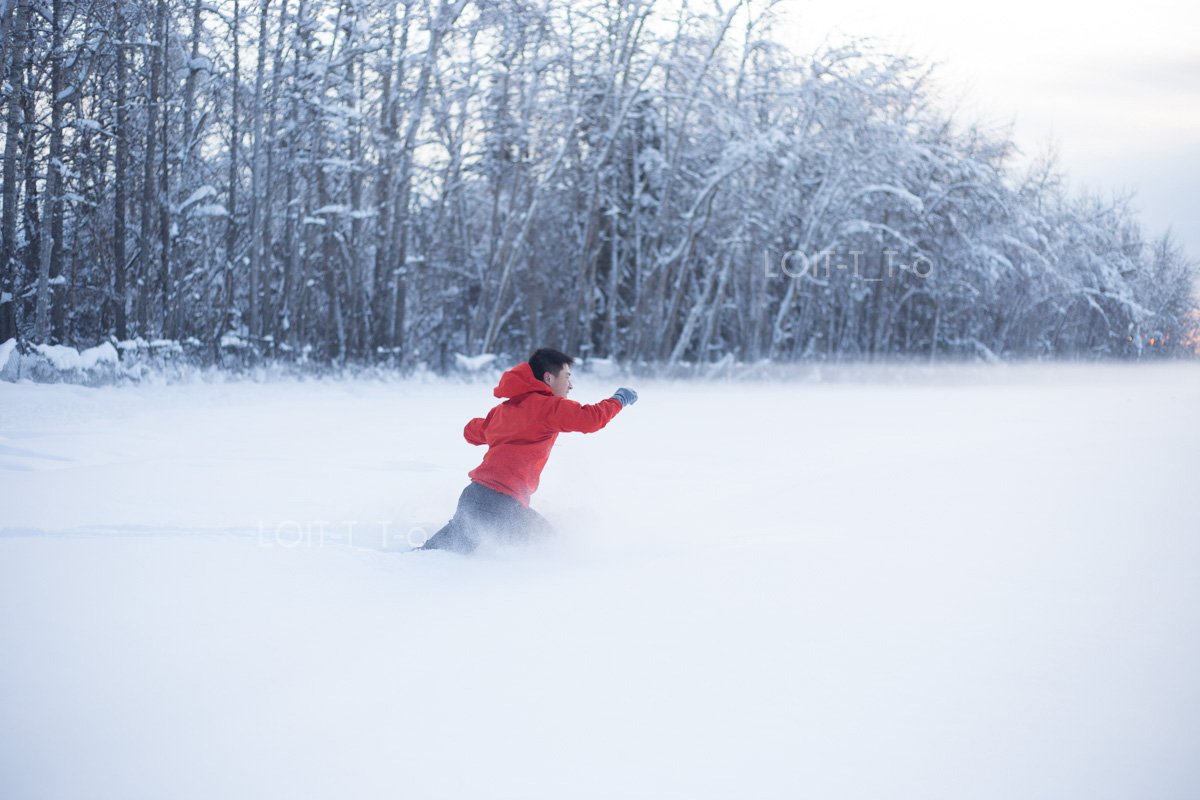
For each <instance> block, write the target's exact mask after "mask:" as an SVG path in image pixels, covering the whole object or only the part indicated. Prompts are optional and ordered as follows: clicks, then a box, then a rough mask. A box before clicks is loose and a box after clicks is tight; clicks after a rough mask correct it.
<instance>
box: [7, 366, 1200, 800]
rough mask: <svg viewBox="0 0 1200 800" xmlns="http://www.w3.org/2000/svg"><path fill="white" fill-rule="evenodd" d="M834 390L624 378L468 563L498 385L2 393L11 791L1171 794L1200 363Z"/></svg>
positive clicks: (896, 377)
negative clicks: (465, 513) (479, 427)
mask: <svg viewBox="0 0 1200 800" xmlns="http://www.w3.org/2000/svg"><path fill="white" fill-rule="evenodd" d="M836 377H838V373H829V372H828V371H827V372H826V373H825V374H824V375H823V376H821V378H820V379H817V378H816V376H812V377H810V378H809V379H808V380H799V381H795V382H790V383H782V382H780V383H772V382H760V383H723V382H712V383H682V382H679V383H676V382H667V381H653V382H651V381H633V380H630V381H622V382H620V383H624V384H626V385H630V386H633V388H635V389H637V390H638V392H639V393H640V395H641V399H640V401H639V402H638V404H637V405H635V406H633V407H631V408H629V409H626V410H625V411H624V412H622V413H621V414H620V415H619V416H618V417H617V418H616V419H615V420H614V421H613V423H612V424H611V425H610V426H609V427H608V428H607V429H605V430H603V431H601V432H599V433H596V434H592V435H588V436H583V435H580V434H568V435H564V436H562V437H560V439H559V443H558V446H557V447H556V448H555V452H554V455H553V456H552V457H551V460H550V464H549V466H548V467H547V469H546V472H545V474H544V477H543V482H542V487H541V489H540V491H539V492H538V493H537V494H536V495H535V496H534V501H533V506H534V507H535V508H537V509H539V510H540V511H541V512H542V513H543V514H545V515H546V516H547V517H548V518H549V519H550V521H551V522H552V523H554V524H555V526H556V527H557V528H558V529H559V535H558V538H557V539H556V540H555V541H554V542H552V543H550V544H548V545H545V546H542V547H539V548H526V549H520V550H502V551H492V552H485V553H481V554H479V555H477V556H474V557H470V558H463V557H460V556H456V555H452V554H448V553H441V552H427V553H408V552H405V551H406V550H407V549H408V545H407V544H406V543H405V539H406V538H407V537H409V536H412V537H414V538H416V539H417V540H419V539H420V537H421V535H422V533H421V530H420V528H421V527H424V528H425V529H431V528H434V527H435V526H438V525H440V524H442V523H443V522H445V520H446V519H447V518H448V517H449V515H450V514H451V513H452V511H453V508H454V504H455V501H456V499H457V496H458V493H459V491H461V489H462V488H463V486H464V485H465V482H466V475H465V473H466V472H467V471H468V470H469V469H471V468H472V467H474V466H475V465H476V463H477V462H478V459H479V457H480V456H481V455H482V452H483V451H482V449H476V448H472V447H471V446H470V445H468V444H466V443H465V442H464V441H463V440H462V437H461V430H462V427H463V425H464V423H465V422H466V421H467V420H468V419H470V418H471V417H472V416H476V415H482V414H483V413H484V412H486V411H487V409H488V408H489V407H490V406H491V405H492V403H493V402H494V400H493V398H492V397H491V390H490V388H491V387H490V385H471V384H466V383H454V382H436V381H426V382H422V381H404V382H393V383H385V382H367V381H359V382H349V383H336V382H332V381H325V382H320V381H318V382H275V383H224V384H212V383H208V384H190V385H174V386H139V387H126V388H106V389H87V388H81V387H76V386H63V385H57V386H46V385H32V384H9V383H0V797H2V798H4V799H5V800H25V799H26V798H71V799H72V800H73V799H75V798H120V800H130V799H131V798H156V799H157V798H172V800H177V799H179V798H205V799H206V800H208V799H211V798H271V797H279V798H284V797H286V798H295V797H305V798H308V797H312V798H341V797H346V798H384V797H387V798H399V797H406V798H408V797H411V798H472V799H475V798H510V797H511V798H555V799H556V800H557V799H560V798H622V797H638V798H731V797H746V798H775V797H778V798H797V797H805V798H816V799H817V800H838V799H842V798H864V799H865V798H871V799H872V800H873V799H875V798H901V799H903V800H909V799H910V798H946V799H947V800H964V799H974V798H995V799H996V800H1016V799H1017V798H1020V800H1034V799H1039V798H1045V800H1066V799H1074V798H1079V799H1080V800H1083V799H1084V798H1086V800H1105V799H1107V798H1111V799H1112V800H1129V799H1130V798H1137V799H1138V800H1194V798H1196V797H1200V678H1198V677H1197V676H1200V502H1198V501H1197V491H1198V490H1200V367H1198V366H1197V365H1195V364H1185V365H1167V366H1120V367H1115V366H1102V367H1045V366H1040V367H1039V366H1009V367H988V368H939V369H936V370H922V369H910V370H907V371H896V370H885V371H880V372H878V373H870V372H868V373H865V374H861V375H859V376H857V377H856V378H855V379H853V380H834V379H831V378H836ZM617 385H620V384H619V383H617V382H615V381H613V380H600V379H597V378H591V377H588V376H582V377H581V378H580V379H579V380H577V381H576V391H575V392H574V393H573V394H572V397H573V398H575V399H578V400H581V401H584V402H592V401H596V400H599V399H601V398H603V397H607V396H608V395H609V394H611V392H612V390H613V389H614V388H616V386H617ZM430 532H432V530H430Z"/></svg>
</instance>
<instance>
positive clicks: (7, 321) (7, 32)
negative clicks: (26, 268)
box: [0, 0, 30, 342]
mask: <svg viewBox="0 0 1200 800" xmlns="http://www.w3.org/2000/svg"><path fill="white" fill-rule="evenodd" d="M29 10H30V9H29V0H20V3H19V5H18V6H17V7H16V9H15V10H14V11H13V14H12V17H11V19H10V21H9V22H8V23H7V24H6V25H5V29H4V42H5V47H6V51H5V53H4V56H5V58H4V65H5V67H0V69H4V68H6V67H7V64H8V62H9V61H10V60H11V62H12V65H13V66H12V69H11V70H8V72H9V75H8V76H0V85H3V82H4V80H5V78H8V80H9V84H10V87H11V89H10V91H9V94H8V96H7V97H6V98H5V102H6V106H7V108H6V111H7V112H8V113H7V117H6V127H5V132H4V180H3V189H2V190H0V196H2V198H3V200H2V202H3V203H4V212H3V216H2V217H0V342H6V341H8V340H9V339H11V338H13V337H15V336H16V335H17V264H16V254H17V253H16V239H17V174H18V163H17V161H18V155H19V151H18V149H17V144H18V143H19V142H20V141H21V136H22V133H23V129H24V122H25V121H24V120H23V118H22V117H23V114H22V108H23V102H24V101H23V96H24V94H25V93H26V91H27V87H26V85H25V59H26V53H25V48H26V43H27V41H28V36H27V30H28V28H29Z"/></svg>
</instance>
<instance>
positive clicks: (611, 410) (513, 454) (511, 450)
mask: <svg viewBox="0 0 1200 800" xmlns="http://www.w3.org/2000/svg"><path fill="white" fill-rule="evenodd" d="M494 394H495V395H496V397H506V398H509V399H508V400H507V401H506V402H503V403H501V404H500V405H498V406H496V407H495V408H493V409H492V410H491V411H490V412H488V415H487V416H486V417H482V418H480V417H476V418H475V419H473V420H471V421H470V422H468V423H467V427H466V428H464V429H463V436H465V437H466V438H467V441H468V442H470V443H471V444H476V445H478V444H486V445H487V446H488V451H487V453H485V454H484V456H483V463H482V464H480V465H479V466H478V467H476V468H475V469H473V470H471V472H470V473H468V475H469V477H470V478H471V480H473V481H475V482H476V483H481V484H483V485H484V486H486V487H488V488H489V489H495V490H496V491H497V492H504V493H505V494H507V495H510V496H511V497H515V498H516V499H517V500H519V501H520V502H521V505H523V506H526V507H528V505H529V496H530V495H531V494H533V493H534V492H535V491H537V487H538V481H539V480H540V479H541V476H542V467H544V466H546V461H547V460H548V459H549V458H550V448H551V447H553V446H554V440H555V439H557V438H558V435H559V434H560V433H567V432H569V431H578V432H580V433H593V432H595V431H598V430H600V429H601V428H603V427H604V426H605V425H607V424H608V421H609V420H611V419H612V418H613V417H615V416H616V415H617V412H618V411H620V410H621V401H620V400H616V399H614V398H611V397H610V398H609V399H607V400H601V401H600V402H599V403H596V404H595V405H592V406H585V405H581V404H579V403H576V402H575V401H574V400H568V399H567V398H565V397H555V396H554V392H553V391H552V390H551V389H550V387H549V386H547V385H546V384H545V383H543V382H542V381H539V380H538V379H537V378H535V377H533V370H532V369H531V368H530V366H529V364H528V363H522V364H519V365H517V366H515V367H513V368H512V369H510V370H509V371H508V372H506V373H504V374H503V375H501V376H500V385H499V386H497V387H496V390H495V392H494Z"/></svg>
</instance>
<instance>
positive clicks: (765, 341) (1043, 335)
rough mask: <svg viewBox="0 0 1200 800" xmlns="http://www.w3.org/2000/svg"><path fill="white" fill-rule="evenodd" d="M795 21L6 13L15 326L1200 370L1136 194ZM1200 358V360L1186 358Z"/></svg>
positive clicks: (5, 233) (443, 5) (920, 77)
mask: <svg viewBox="0 0 1200 800" xmlns="http://www.w3.org/2000/svg"><path fill="white" fill-rule="evenodd" d="M774 13H776V10H775V7H774V4H773V3H771V2H768V1H767V0H742V2H737V3H732V4H727V5H726V7H725V8H724V9H723V10H712V11H710V10H708V9H707V7H705V8H691V7H690V6H688V5H686V4H685V5H680V4H671V5H670V6H668V5H665V4H658V3H656V2H654V0H545V2H541V3H538V4H532V5H531V4H527V3H524V2H518V0H495V1H494V2H488V3H482V2H468V0H257V2H253V1H252V0H205V1H204V2H201V1H200V0H133V1H132V2H125V1H123V2H117V1H116V0H97V1H96V2H88V3H80V2H77V0H53V1H52V2H51V0H47V1H46V2H32V0H9V2H7V3H3V4H0V23H2V25H3V28H2V32H3V36H2V37H0V41H2V43H3V47H2V48H0V57H2V58H0V85H2V86H3V108H2V110H0V120H3V125H4V145H3V150H2V158H3V170H4V174H3V180H2V181H0V203H2V205H3V208H2V213H0V341H2V340H6V339H8V338H10V337H11V336H14V335H19V336H21V337H24V338H27V339H32V340H35V341H41V342H44V343H66V344H77V345H82V346H87V345H90V344H94V343H96V342H98V341H100V340H102V339H105V338H108V337H116V338H117V339H125V338H127V337H143V338H146V339H153V338H170V339H174V340H179V341H182V342H185V343H190V344H189V346H191V347H194V348H196V349H198V350H200V351H201V352H203V353H206V354H207V355H209V356H212V355H216V354H218V353H219V352H221V350H222V349H224V350H225V351H226V352H229V351H234V352H238V353H242V354H255V353H258V354H266V355H272V356H277V357H278V356H287V355H288V354H294V355H299V354H300V353H309V354H312V355H313V356H315V357H323V358H327V359H331V360H343V359H347V358H352V359H358V360H372V359H381V358H382V359H389V360H396V361H398V362H400V363H403V364H409V365H411V364H415V363H420V362H426V363H431V364H433V365H435V366H441V365H443V364H446V363H448V362H449V360H450V354H452V353H454V352H464V353H467V354H472V355H473V354H476V353H480V352H486V351H497V350H500V351H506V352H510V353H514V354H520V353H523V352H524V351H526V350H530V349H532V348H533V347H535V346H537V345H539V344H543V343H547V342H552V343H558V344H560V345H561V346H563V347H566V348H567V349H568V350H571V351H573V352H578V353H580V354H582V355H594V356H607V357H616V358H619V359H624V360H630V361H639V362H640V361H650V362H672V363H673V362H679V361H692V362H705V361H713V360H717V359H720V358H722V357H727V356H731V357H734V358H738V359H744V360H757V359H760V358H772V359H782V360H792V359H809V358H841V357H850V358H872V357H880V356H919V357H938V356H953V355H964V356H970V357H983V358H1005V357H1023V356H1059V355H1068V356H1079V355H1088V354H1096V355H1110V356H1144V355H1147V354H1168V353H1174V352H1183V351H1186V352H1192V351H1193V350H1194V347H1195V345H1194V341H1195V338H1196V337H1197V335H1200V334H1197V332H1196V331H1195V330H1194V328H1195V326H1196V321H1195V320H1196V316H1195V314H1194V313H1192V311H1193V308H1194V305H1195V302H1194V300H1193V298H1192V297H1191V294H1190V292H1191V285H1192V280H1193V279H1194V277H1195V274H1196V272H1195V268H1194V266H1192V265H1191V263H1190V262H1188V261H1187V260H1186V258H1185V256H1184V254H1183V253H1182V252H1181V251H1180V250H1179V248H1178V247H1177V246H1175V245H1174V244H1173V243H1172V242H1171V241H1170V240H1169V239H1165V238H1164V239H1160V240H1157V241H1156V240H1152V239H1150V238H1149V237H1148V236H1147V235H1146V234H1145V233H1144V232H1143V231H1142V230H1141V229H1140V227H1139V225H1138V224H1137V221H1136V217H1135V215H1134V213H1133V212H1132V210H1131V208H1130V205H1129V203H1128V200H1127V199H1124V198H1118V199H1103V198H1096V197H1078V196H1074V195H1072V194H1070V193H1069V192H1067V191H1066V190H1065V189H1064V188H1063V180H1062V176H1061V175H1059V174H1058V173H1057V172H1056V170H1055V169H1054V167H1053V164H1052V163H1043V164H1040V165H1039V166H1038V167H1036V168H1034V169H1031V170H1029V171H1028V172H1027V173H1026V174H1017V173H1016V172H1015V171H1014V168H1013V167H1012V156H1013V147H1012V145H1011V144H1010V143H1009V142H1008V141H1007V139H1006V138H1005V136H1004V135H1002V134H1000V133H996V132H992V131H986V130H981V129H979V128H977V127H974V126H971V125H964V124H961V123H959V122H958V121H956V120H954V119H952V118H951V117H949V116H947V114H946V113H945V112H944V111H942V110H941V109H939V108H938V106H937V104H936V103H935V102H934V100H933V99H932V95H931V93H930V91H929V89H928V87H927V83H928V79H929V75H928V70H927V69H925V68H924V67H923V66H922V65H920V64H917V63H914V62H913V61H911V60H909V59H905V58H897V57H892V56H888V55H885V54H881V53H877V52H874V51H873V50H872V49H871V48H870V46H869V44H868V43H851V44H848V45H844V46H839V47H834V48H831V49H828V50H825V51H822V52H819V53H816V54H814V55H812V56H801V55H800V54H797V53H794V52H792V51H790V50H789V49H788V48H787V47H786V46H785V45H784V44H783V43H781V42H779V41H778V40H777V39H776V38H774V36H773V33H772V27H771V21H772V15H773V14H774ZM1189 342H1190V344H1189Z"/></svg>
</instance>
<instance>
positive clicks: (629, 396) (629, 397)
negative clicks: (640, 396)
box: [613, 388, 637, 408]
mask: <svg viewBox="0 0 1200 800" xmlns="http://www.w3.org/2000/svg"><path fill="white" fill-rule="evenodd" d="M613 397H614V398H615V399H617V400H620V401H621V408H624V407H625V406H631V405H633V404H634V403H636V402H637V392H635V391H634V390H633V389H625V388H621V389H617V391H616V392H615V393H614V394H613Z"/></svg>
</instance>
